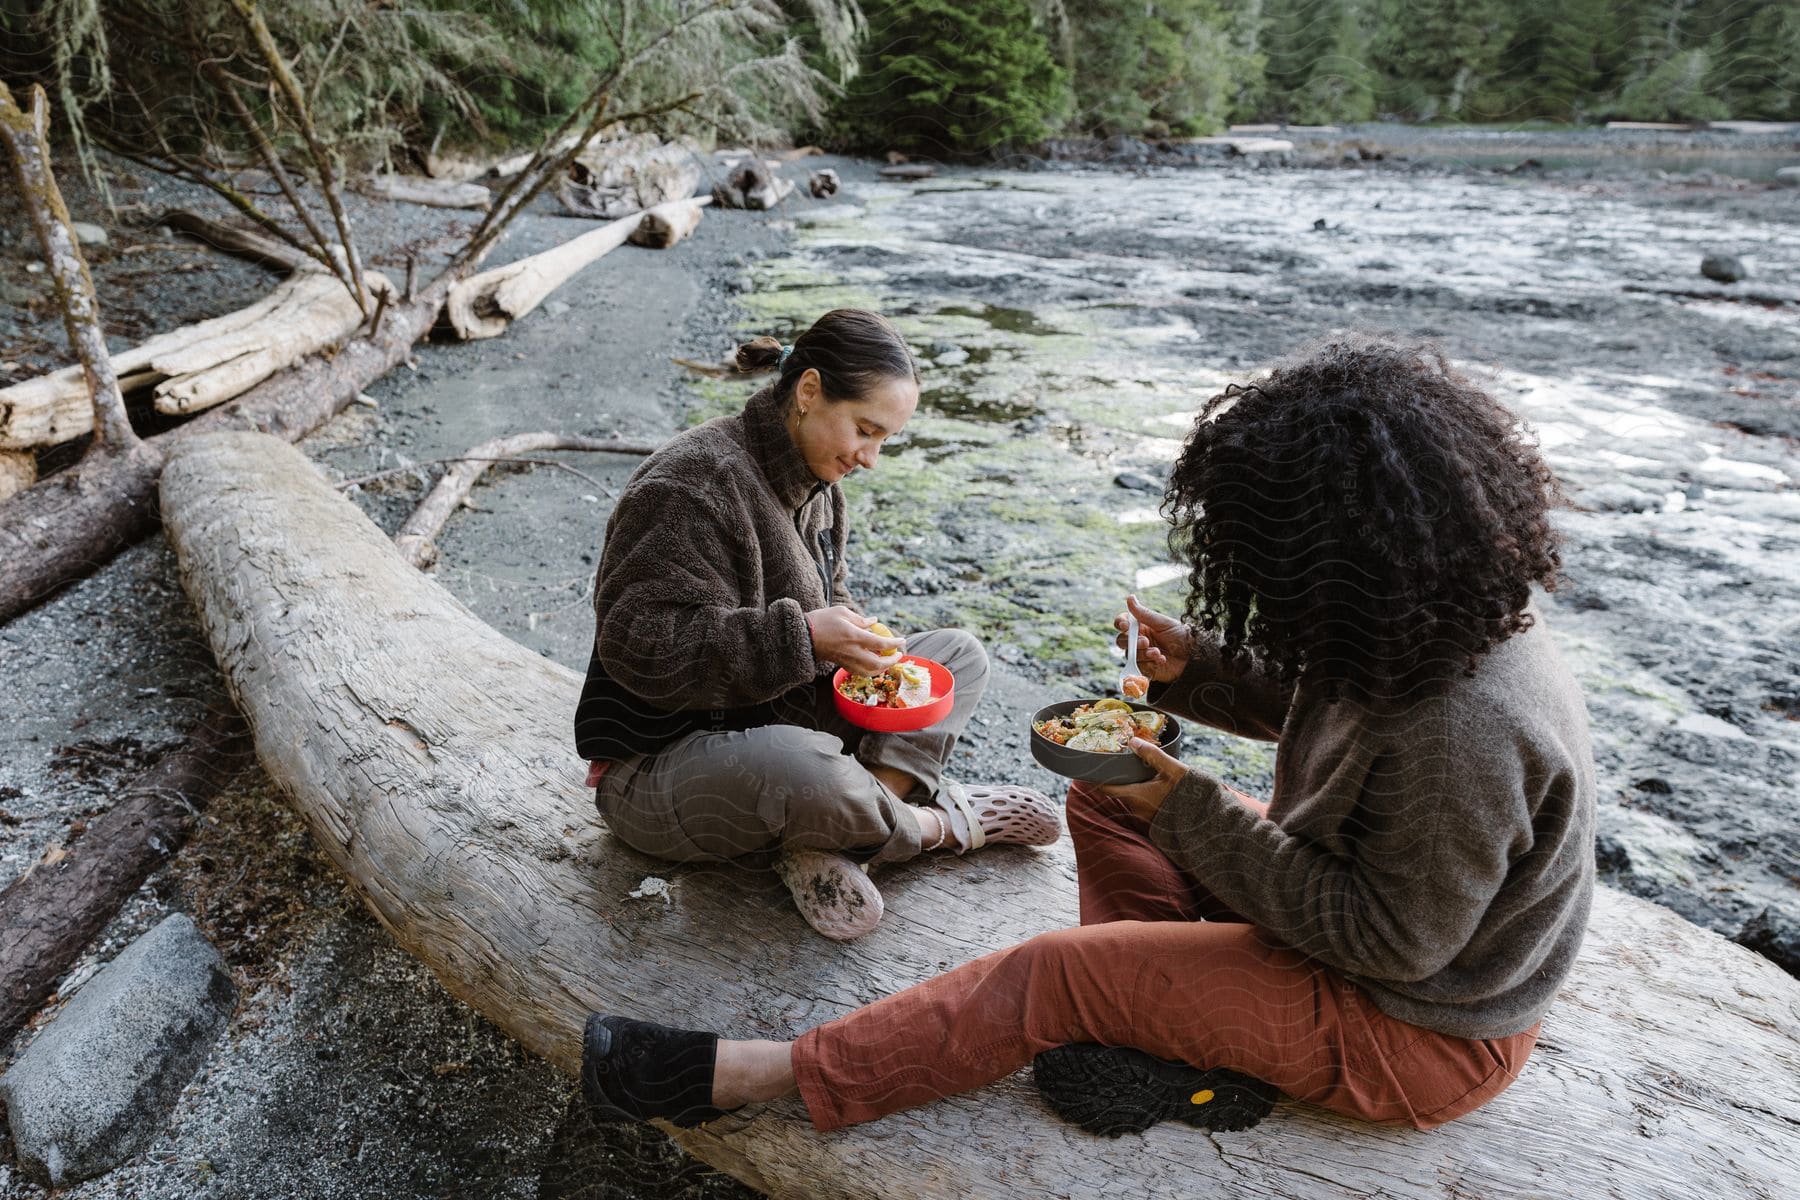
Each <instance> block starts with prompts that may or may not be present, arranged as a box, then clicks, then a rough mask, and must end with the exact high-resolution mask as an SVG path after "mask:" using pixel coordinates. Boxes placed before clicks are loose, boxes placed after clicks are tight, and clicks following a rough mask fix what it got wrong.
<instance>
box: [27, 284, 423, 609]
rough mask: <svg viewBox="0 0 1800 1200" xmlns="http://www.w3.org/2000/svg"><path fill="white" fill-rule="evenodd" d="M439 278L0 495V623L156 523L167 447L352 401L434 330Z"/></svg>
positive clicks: (276, 428)
mask: <svg viewBox="0 0 1800 1200" xmlns="http://www.w3.org/2000/svg"><path fill="white" fill-rule="evenodd" d="M449 287H450V280H449V279H448V278H440V279H437V280H434V281H433V282H432V283H431V284H430V285H428V286H426V287H425V288H423V289H422V290H421V291H420V293H419V296H418V298H417V299H416V300H414V301H412V302H410V303H407V302H401V303H399V304H396V305H393V306H391V307H390V308H389V309H388V313H387V318H386V320H385V321H384V323H383V324H382V327H381V329H380V330H379V332H377V333H375V334H372V335H370V336H369V337H366V338H357V339H355V340H353V341H351V342H348V343H346V344H345V345H344V346H343V347H341V348H339V349H338V351H337V352H336V353H335V354H334V355H332V356H331V357H330V358H329V359H327V358H325V357H323V356H315V357H313V358H310V359H307V360H306V361H305V362H304V363H301V364H299V365H298V366H296V367H295V368H294V369H292V370H290V371H284V372H282V373H281V374H279V375H276V376H274V377H273V378H271V379H265V380H264V381H263V382H262V383H259V384H257V385H256V386H255V387H254V388H251V389H250V390H249V391H248V392H245V393H244V394H243V395H242V396H239V397H238V398H237V399H236V400H233V401H230V402H228V403H226V404H222V405H220V406H219V407H218V408H215V409H213V410H211V411H210V412H206V413H203V414H201V415H200V416H199V417H196V418H195V419H194V420H192V421H189V422H188V423H186V424H185V425H182V426H180V427H178V428H176V429H172V430H170V431H169V432H168V433H165V434H162V435H160V436H158V437H154V438H150V439H149V440H147V441H145V442H143V443H142V444H141V446H140V447H139V448H138V449H136V450H134V451H132V452H131V453H130V454H127V455H123V456H114V458H113V459H111V460H108V459H105V458H101V459H97V460H93V461H90V460H88V459H83V461H81V462H79V463H77V464H76V465H75V466H73V467H71V468H69V469H68V470H66V471H60V472H58V473H57V474H55V475H52V476H51V477H50V478H48V479H45V480H43V481H41V482H39V483H38V484H36V485H35V486H33V487H30V488H27V489H26V490H25V491H23V492H20V493H19V494H18V495H16V496H14V497H12V498H11V499H10V500H6V501H4V502H0V624H4V623H5V622H7V621H10V620H11V619H12V618H13V617H15V616H17V615H18V614H19V613H22V612H24V611H25V610H26V609H28V608H30V607H32V606H33V605H35V604H38V603H39V602H41V601H43V600H45V599H47V598H48V597H49V596H51V595H52V594H54V593H55V592H56V591H57V590H58V589H60V588H62V587H64V586H65V585H67V584H69V583H72V582H74V581H75V580H77V579H80V578H82V577H83V576H85V575H86V574H87V573H88V572H90V571H92V570H93V569H94V568H95V567H97V566H99V565H100V564H102V563H104V562H106V561H107V560H108V559H110V558H111V557H112V556H113V555H114V554H117V553H118V552H119V551H120V550H122V549H124V548H125V547H126V546H129V545H131V544H132V543H133V542H135V541H137V540H138V539H139V538H140V537H142V536H144V534H145V533H147V532H149V530H150V529H151V528H153V527H154V525H155V521H156V508H155V500H156V478H157V475H158V473H159V472H161V470H162V461H163V454H164V451H165V450H166V449H167V448H169V447H171V446H174V445H175V444H177V443H179V442H180V441H181V439H183V438H185V437H189V436H191V435H193V434H196V433H202V432H206V431H210V430H220V429H254V430H258V431H261V432H264V433H271V434H274V435H276V436H277V437H280V438H283V439H285V440H287V441H298V440H299V439H300V438H302V437H305V436H306V435H307V434H309V433H311V432H312V431H313V430H315V429H317V428H318V427H319V426H321V425H323V424H324V423H325V422H326V421H328V420H330V419H331V418H332V417H333V416H335V415H337V414H338V413H339V412H341V411H343V409H344V408H345V406H347V405H348V404H350V403H351V402H352V401H353V400H355V399H356V397H357V395H358V394H360V393H361V391H362V389H363V388H365V387H367V386H368V385H369V384H370V383H372V382H374V381H375V380H376V379H379V378H381V376H383V375H385V374H387V372H389V371H391V370H392V369H393V368H394V367H395V366H397V365H399V364H400V363H401V362H402V361H404V360H405V359H406V358H407V357H408V356H409V355H410V354H411V353H412V346H413V343H414V342H416V341H418V340H419V339H420V338H422V337H424V336H425V335H426V333H428V332H430V330H431V326H432V323H433V322H434V321H435V320H436V319H437V314H438V310H439V309H440V308H441V307H442V306H443V303H444V296H445V294H446V293H447V292H448V291H449Z"/></svg>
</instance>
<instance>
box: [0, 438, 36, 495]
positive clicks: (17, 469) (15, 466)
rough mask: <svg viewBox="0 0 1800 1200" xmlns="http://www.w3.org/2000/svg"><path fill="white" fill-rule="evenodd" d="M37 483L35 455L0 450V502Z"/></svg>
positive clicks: (23, 451) (25, 451)
mask: <svg viewBox="0 0 1800 1200" xmlns="http://www.w3.org/2000/svg"><path fill="white" fill-rule="evenodd" d="M36 482H37V455H35V454H33V453H31V452H30V451H29V450H0V500H5V499H6V498H7V497H8V496H10V495H12V494H13V493H14V492H22V491H24V490H25V489H26V488H28V487H30V486H31V485H32V484H34V483H36Z"/></svg>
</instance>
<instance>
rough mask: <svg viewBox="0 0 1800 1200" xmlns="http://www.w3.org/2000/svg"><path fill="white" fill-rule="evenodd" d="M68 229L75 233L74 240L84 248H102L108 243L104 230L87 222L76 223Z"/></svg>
mask: <svg viewBox="0 0 1800 1200" xmlns="http://www.w3.org/2000/svg"><path fill="white" fill-rule="evenodd" d="M70 228H71V229H73V230H74V231H75V240H76V241H78V242H80V243H81V244H82V245H84V246H104V245H106V243H107V241H108V238H107V236H106V230H104V229H102V228H100V226H98V225H94V224H91V223H89V222H87V221H76V222H74V223H73V224H71V225H70Z"/></svg>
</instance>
